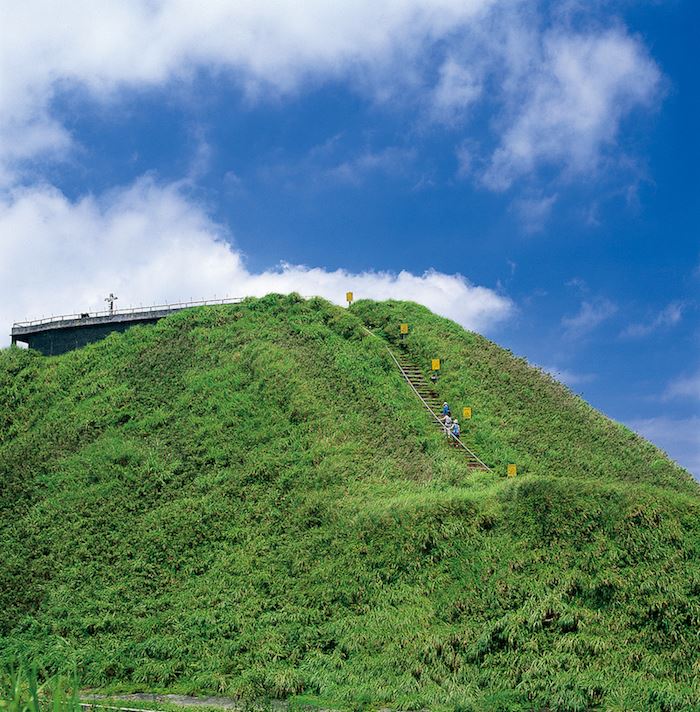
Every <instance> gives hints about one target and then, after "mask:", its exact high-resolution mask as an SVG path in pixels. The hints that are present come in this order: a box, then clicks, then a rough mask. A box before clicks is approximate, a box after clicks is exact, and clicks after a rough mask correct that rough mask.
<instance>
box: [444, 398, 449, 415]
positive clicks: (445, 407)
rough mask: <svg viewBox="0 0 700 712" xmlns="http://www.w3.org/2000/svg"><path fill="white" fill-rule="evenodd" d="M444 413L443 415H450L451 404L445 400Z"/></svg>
mask: <svg viewBox="0 0 700 712" xmlns="http://www.w3.org/2000/svg"><path fill="white" fill-rule="evenodd" d="M442 414H443V415H450V406H449V405H447V401H445V402H444V403H443V404H442Z"/></svg>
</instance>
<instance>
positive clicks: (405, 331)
mask: <svg viewBox="0 0 700 712" xmlns="http://www.w3.org/2000/svg"><path fill="white" fill-rule="evenodd" d="M399 328H400V329H401V333H402V334H408V324H401V326H400V327H399Z"/></svg>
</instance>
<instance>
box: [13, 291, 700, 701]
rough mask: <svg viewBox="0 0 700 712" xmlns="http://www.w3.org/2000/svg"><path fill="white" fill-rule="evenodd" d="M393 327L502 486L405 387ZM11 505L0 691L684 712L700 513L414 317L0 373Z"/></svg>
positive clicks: (320, 308)
mask: <svg viewBox="0 0 700 712" xmlns="http://www.w3.org/2000/svg"><path fill="white" fill-rule="evenodd" d="M402 321H408V322H409V323H410V324H411V329H412V330H411V333H410V334H409V336H408V338H407V340H406V344H405V345H404V347H405V348H406V350H407V351H408V352H409V354H410V355H411V356H412V358H413V359H414V360H415V361H416V362H417V363H420V364H421V365H422V364H424V363H425V364H426V365H427V363H429V361H428V359H429V358H431V357H433V356H439V357H440V358H441V359H442V360H443V372H442V373H443V375H442V377H441V379H440V381H439V383H438V386H437V388H438V391H439V393H440V396H441V397H443V398H445V399H447V400H449V401H450V402H451V403H452V404H453V405H454V406H461V405H471V406H472V407H473V408H474V418H473V419H472V421H471V422H469V423H465V425H466V426H467V427H465V429H464V431H463V432H464V435H465V439H466V440H467V441H469V442H470V444H472V445H473V447H474V449H475V450H476V451H477V453H478V454H479V455H480V456H481V457H482V458H483V459H484V460H485V461H486V462H487V463H489V464H492V465H493V466H494V471H493V472H492V473H470V472H468V471H467V470H466V468H465V466H464V460H463V458H462V457H461V456H460V455H459V453H458V452H457V451H452V450H451V449H449V448H447V447H445V445H444V443H443V442H442V439H441V438H440V436H439V434H438V433H436V432H434V431H433V430H432V429H431V428H430V426H429V424H428V421H427V419H426V416H425V415H424V413H423V411H422V409H421V406H420V404H419V403H418V402H417V400H416V399H415V398H414V397H413V396H412V395H411V393H410V391H409V389H408V388H407V387H406V385H405V384H404V383H403V382H402V380H401V378H400V376H399V374H398V373H397V371H396V369H395V366H393V363H392V361H391V359H390V357H389V356H388V354H387V352H386V348H385V344H386V343H389V342H392V341H394V340H395V339H396V338H397V336H398V333H397V332H398V324H399V322H402ZM364 325H367V326H369V327H370V328H371V329H372V330H373V332H374V333H373V334H368V333H367V332H366V331H365V330H364V328H363V326H364ZM397 348H398V346H397ZM507 462H516V463H518V465H519V474H518V477H517V478H515V479H514V480H513V479H511V480H509V479H506V478H505V477H504V476H503V475H504V474H505V464H506V463H507ZM0 483H1V489H0V561H1V562H2V566H0V663H2V662H4V661H11V660H16V659H17V658H18V657H23V658H27V659H30V660H32V661H36V662H38V663H39V664H40V665H42V666H43V667H44V668H46V669H47V670H48V671H50V672H54V671H60V670H63V669H65V667H66V666H67V665H70V666H72V665H75V666H76V667H77V669H78V670H79V672H80V675H81V677H82V680H83V682H84V683H85V684H87V685H91V686H98V687H103V688H109V689H111V690H125V691H127V690H152V691H156V690H167V691H171V692H183V693H221V694H225V695H232V696H240V697H241V698H243V699H260V698H262V697H265V696H271V697H292V696H295V695H305V696H307V697H309V698H312V699H316V700H319V701H322V700H324V701H327V702H329V703H331V704H335V705H337V706H343V705H345V706H351V707H361V706H363V705H367V706H370V707H374V706H376V707H378V706H381V705H390V706H395V707H402V708H420V707H431V708H434V709H437V708H441V707H444V708H446V709H455V708H461V709H465V710H466V709H474V710H482V709H489V710H498V709H503V710H517V709H523V710H525V709H533V708H535V709H539V708H545V707H550V708H553V709H563V710H585V709H589V708H595V707H597V706H598V707H601V708H605V709H619V710H623V709H640V710H642V709H643V710H654V709H657V710H676V709H678V710H681V709H693V706H694V705H700V686H699V685H698V676H699V673H700V670H699V668H698V660H699V659H700V633H699V631H700V519H699V517H698V515H699V514H700V496H699V494H700V493H699V491H698V488H697V485H696V484H695V483H694V482H693V481H692V479H691V478H690V476H689V475H688V474H687V473H685V472H684V471H683V470H681V469H680V468H678V467H677V466H676V465H674V464H673V463H672V462H670V461H669V460H668V459H667V458H666V457H665V456H664V455H663V453H661V452H660V451H658V450H657V449H656V448H654V447H653V446H652V445H650V444H649V443H647V442H645V441H644V440H642V439H640V438H639V437H637V436H635V435H634V434H632V433H631V432H629V431H628V430H626V429H625V428H623V427H622V426H620V425H618V424H616V423H613V422H611V421H610V420H608V419H606V418H604V417H603V416H602V415H600V414H599V413H596V412H595V411H594V410H592V409H591V408H590V407H589V406H587V405H586V404H585V403H583V402H582V401H581V400H580V399H578V398H576V397H575V396H573V395H572V394H571V393H570V392H569V391H567V390H566V389H565V388H564V387H562V386H561V385H559V384H557V383H556V382H554V381H553V380H552V379H550V378H549V377H548V376H546V375H545V374H543V373H541V372H539V371H536V370H534V369H532V368H530V367H529V366H527V364H526V363H525V362H523V361H521V360H518V359H515V358H514V357H513V356H512V355H510V354H509V353H508V352H505V351H503V350H502V349H499V348H498V347H497V346H495V345H494V344H492V343H490V342H488V341H486V340H485V339H483V338H481V337H479V336H477V335H475V334H471V333H467V332H465V331H464V330H462V329H461V328H459V327H458V326H456V325H455V324H453V323H451V322H449V321H447V320H444V319H440V318H438V317H436V316H434V315H432V314H431V313H430V312H428V311H427V310H425V309H423V308H421V307H418V306H417V305H414V304H410V303H391V302H389V303H371V302H358V303H357V304H356V305H355V306H353V308H352V309H351V310H350V311H348V310H342V309H339V308H337V307H334V306H331V305H330V304H328V303H327V302H324V301H322V300H318V299H312V300H308V301H303V300H301V299H300V298H298V297H296V296H290V297H280V296H275V295H271V296H268V297H265V298H263V299H250V300H246V301H245V302H244V303H242V304H240V305H235V306H226V307H216V308H213V307H209V308H203V309H197V310H189V311H186V312H181V313H178V314H176V315H174V316H172V317H170V318H168V319H165V320H163V321H161V322H159V323H158V324H157V325H155V326H151V327H135V328H133V329H131V330H129V331H128V332H126V333H124V334H120V335H117V334H115V335H112V336H110V337H109V338H108V339H106V340H104V341H102V342H100V343H98V344H94V345H92V346H89V347H87V348H85V349H82V350H80V351H75V352H72V353H69V354H65V355H64V356H60V357H54V358H45V357H41V356H39V355H37V354H35V353H31V352H26V351H20V350H18V349H7V350H5V351H3V352H1V353H0Z"/></svg>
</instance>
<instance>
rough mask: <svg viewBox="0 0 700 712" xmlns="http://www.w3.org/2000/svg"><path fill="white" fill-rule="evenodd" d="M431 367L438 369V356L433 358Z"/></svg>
mask: <svg viewBox="0 0 700 712" xmlns="http://www.w3.org/2000/svg"><path fill="white" fill-rule="evenodd" d="M432 369H433V371H439V370H440V359H439V358H434V359H433V362H432Z"/></svg>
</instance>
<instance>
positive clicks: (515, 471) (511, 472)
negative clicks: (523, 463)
mask: <svg viewBox="0 0 700 712" xmlns="http://www.w3.org/2000/svg"><path fill="white" fill-rule="evenodd" d="M517 474H518V468H517V467H516V466H515V465H508V477H515V476H516V475H517Z"/></svg>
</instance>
